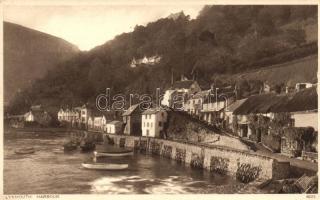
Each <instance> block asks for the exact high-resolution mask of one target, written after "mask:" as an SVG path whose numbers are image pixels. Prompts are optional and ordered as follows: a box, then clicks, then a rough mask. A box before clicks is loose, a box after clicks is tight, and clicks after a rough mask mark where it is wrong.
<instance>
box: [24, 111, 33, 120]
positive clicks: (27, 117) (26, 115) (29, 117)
mask: <svg viewBox="0 0 320 200" xmlns="http://www.w3.org/2000/svg"><path fill="white" fill-rule="evenodd" d="M24 121H26V122H34V121H35V119H34V115H33V114H32V111H29V112H27V113H26V114H24Z"/></svg>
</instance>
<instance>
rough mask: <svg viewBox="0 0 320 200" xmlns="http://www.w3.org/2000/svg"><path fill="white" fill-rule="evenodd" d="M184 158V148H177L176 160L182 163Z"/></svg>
mask: <svg viewBox="0 0 320 200" xmlns="http://www.w3.org/2000/svg"><path fill="white" fill-rule="evenodd" d="M185 160H186V150H185V149H179V148H177V150H176V161H177V162H179V163H184V162H185Z"/></svg>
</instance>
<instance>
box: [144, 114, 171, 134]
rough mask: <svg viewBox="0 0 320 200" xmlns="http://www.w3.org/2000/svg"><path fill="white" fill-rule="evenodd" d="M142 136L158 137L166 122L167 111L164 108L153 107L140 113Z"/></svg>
mask: <svg viewBox="0 0 320 200" xmlns="http://www.w3.org/2000/svg"><path fill="white" fill-rule="evenodd" d="M141 119H142V120H141V122H142V123H141V126H142V127H141V129H142V136H145V137H160V136H161V134H162V133H163V131H164V125H165V123H166V122H167V112H166V111H165V110H164V109H160V108H153V109H149V110H146V111H144V112H143V113H142V118H141Z"/></svg>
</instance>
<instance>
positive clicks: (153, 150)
mask: <svg viewBox="0 0 320 200" xmlns="http://www.w3.org/2000/svg"><path fill="white" fill-rule="evenodd" d="M150 147H151V153H152V154H155V155H160V144H159V143H157V142H151V145H150Z"/></svg>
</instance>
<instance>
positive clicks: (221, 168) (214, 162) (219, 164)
mask: <svg viewBox="0 0 320 200" xmlns="http://www.w3.org/2000/svg"><path fill="white" fill-rule="evenodd" d="M229 162H230V160H229V159H228V158H221V157H215V156H212V157H211V160H210V171H211V172H216V173H218V174H226V173H227V171H228V166H229Z"/></svg>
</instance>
